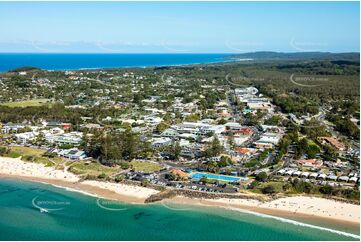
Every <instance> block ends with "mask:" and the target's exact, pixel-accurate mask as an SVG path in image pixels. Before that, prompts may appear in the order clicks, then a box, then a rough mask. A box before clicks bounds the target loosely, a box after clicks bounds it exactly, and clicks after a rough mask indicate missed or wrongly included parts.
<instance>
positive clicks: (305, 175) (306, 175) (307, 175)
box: [301, 172, 310, 178]
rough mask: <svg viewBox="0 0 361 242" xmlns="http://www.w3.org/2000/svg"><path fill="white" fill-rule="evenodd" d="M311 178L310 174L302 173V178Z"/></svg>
mask: <svg viewBox="0 0 361 242" xmlns="http://www.w3.org/2000/svg"><path fill="white" fill-rule="evenodd" d="M309 176H310V173H309V172H302V173H301V177H304V178H308V177H309Z"/></svg>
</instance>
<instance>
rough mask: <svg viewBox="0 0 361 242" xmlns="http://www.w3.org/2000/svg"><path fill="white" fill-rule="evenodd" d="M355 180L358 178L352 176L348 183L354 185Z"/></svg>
mask: <svg viewBox="0 0 361 242" xmlns="http://www.w3.org/2000/svg"><path fill="white" fill-rule="evenodd" d="M357 180H358V177H356V176H353V177H351V178H350V179H349V182H353V183H356V182H357Z"/></svg>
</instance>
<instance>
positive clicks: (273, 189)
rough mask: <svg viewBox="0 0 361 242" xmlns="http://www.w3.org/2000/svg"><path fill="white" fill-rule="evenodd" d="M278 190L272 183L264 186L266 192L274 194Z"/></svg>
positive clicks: (263, 189)
mask: <svg viewBox="0 0 361 242" xmlns="http://www.w3.org/2000/svg"><path fill="white" fill-rule="evenodd" d="M275 192H276V189H275V188H274V187H273V186H272V185H268V186H265V187H264V188H262V193H264V194H273V193H275Z"/></svg>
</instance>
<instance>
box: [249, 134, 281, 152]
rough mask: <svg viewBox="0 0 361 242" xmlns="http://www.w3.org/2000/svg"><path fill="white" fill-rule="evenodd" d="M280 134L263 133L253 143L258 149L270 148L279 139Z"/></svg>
mask: <svg viewBox="0 0 361 242" xmlns="http://www.w3.org/2000/svg"><path fill="white" fill-rule="evenodd" d="M281 138H282V135H280V134H276V133H264V134H263V135H262V136H261V138H260V139H259V140H258V141H256V142H255V143H254V145H255V146H256V147H257V148H259V149H272V148H273V147H274V146H275V145H277V144H278V142H279V141H280V140H281Z"/></svg>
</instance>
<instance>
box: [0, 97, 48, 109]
mask: <svg viewBox="0 0 361 242" xmlns="http://www.w3.org/2000/svg"><path fill="white" fill-rule="evenodd" d="M49 102H50V100H49V99H46V98H41V99H32V100H24V101H17V102H5V103H0V105H3V106H7V107H21V108H24V107H38V106H44V105H48V104H49Z"/></svg>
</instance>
